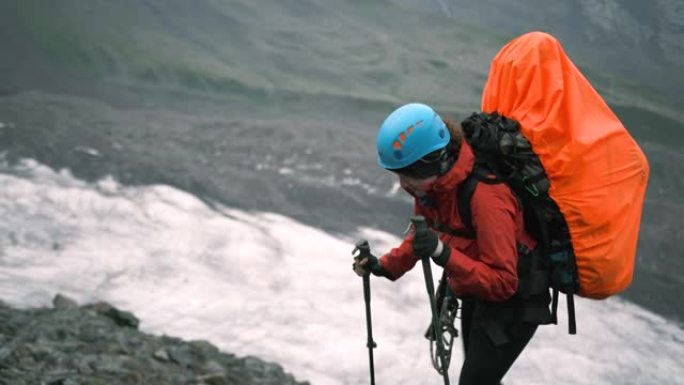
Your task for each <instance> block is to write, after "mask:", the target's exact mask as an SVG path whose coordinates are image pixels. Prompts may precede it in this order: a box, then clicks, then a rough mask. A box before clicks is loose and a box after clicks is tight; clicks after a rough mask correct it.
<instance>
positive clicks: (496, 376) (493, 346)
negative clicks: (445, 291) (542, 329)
mask: <svg viewBox="0 0 684 385" xmlns="http://www.w3.org/2000/svg"><path fill="white" fill-rule="evenodd" d="M461 306H462V309H461V331H462V338H463V348H464V351H465V361H464V362H463V368H462V369H461V377H460V379H459V382H458V383H459V385H498V384H499V383H500V381H501V379H502V378H503V376H504V375H505V374H506V372H508V369H510V367H511V365H513V362H514V361H515V360H516V359H517V358H518V356H519V355H520V353H521V352H522V350H523V349H524V348H525V346H527V343H528V342H529V341H530V339H531V338H532V336H533V335H534V333H535V331H536V330H537V326H538V325H537V324H536V323H531V322H527V321H525V320H524V319H523V318H524V317H523V316H522V313H523V310H522V309H521V308H520V307H517V306H515V303H502V304H491V303H486V302H482V301H477V300H462V301H461Z"/></svg>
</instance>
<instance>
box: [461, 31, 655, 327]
mask: <svg viewBox="0 0 684 385" xmlns="http://www.w3.org/2000/svg"><path fill="white" fill-rule="evenodd" d="M482 111H484V112H485V113H481V114H474V115H471V117H469V118H468V119H466V121H464V122H463V128H464V132H465V138H466V140H467V141H468V142H469V143H470V144H471V146H472V147H473V149H474V151H475V153H476V159H477V163H478V166H479V167H476V168H475V173H474V174H473V175H474V176H475V178H476V179H477V181H478V182H477V183H480V182H481V181H482V180H484V181H485V182H489V183H492V182H493V183H499V182H505V183H507V184H508V185H509V186H510V187H511V189H512V190H513V191H514V192H515V193H516V195H517V196H518V198H519V199H520V200H521V202H522V203H523V207H524V211H525V213H526V214H527V215H526V217H527V218H526V222H527V223H526V227H527V229H528V231H529V232H530V233H532V234H533V235H534V236H536V237H537V239H538V241H539V242H540V243H541V244H542V247H543V249H544V250H543V251H544V254H545V257H546V260H547V261H548V262H549V265H550V266H551V269H552V270H551V272H552V279H551V286H552V287H553V288H554V292H555V293H556V294H557V292H558V291H561V292H565V293H567V294H569V297H568V300H569V305H571V303H570V301H572V296H571V295H572V294H579V295H580V296H583V297H588V298H594V299H602V298H606V297H608V296H611V295H614V294H617V293H619V292H621V291H622V290H624V289H625V288H626V287H627V286H628V285H629V284H630V282H631V280H632V275H633V272H634V260H635V256H636V249H637V239H638V235H639V225H640V222H641V213H642V208H643V202H644V196H645V193H646V185H647V181H648V175H649V167H648V162H647V160H646V157H645V156H644V154H643V152H642V151H641V149H640V148H639V146H638V145H637V143H636V142H635V141H634V139H633V138H632V137H631V136H630V135H629V133H628V132H627V130H626V129H625V127H624V126H623V125H622V123H621V122H620V120H619V119H618V118H617V117H616V116H615V114H614V113H613V112H612V111H611V109H610V108H609V107H608V105H607V104H606V103H605V102H604V100H603V99H602V98H601V96H600V95H599V94H598V93H597V92H596V90H594V88H593V87H592V86H591V84H589V82H588V81H587V79H586V78H585V77H584V76H583V75H582V74H581V72H580V71H579V70H578V69H577V67H576V66H575V65H574V64H573V63H572V61H571V60H570V58H569V57H568V56H567V55H566V53H565V52H564V50H563V48H562V47H561V45H560V43H559V42H558V41H557V40H556V39H555V38H554V37H553V36H551V35H548V34H546V33H543V32H530V33H527V34H524V35H522V36H520V37H518V38H516V39H513V40H512V41H511V42H509V43H508V44H506V45H505V46H504V47H503V48H502V49H501V50H500V51H499V53H497V55H496V56H495V57H494V59H493V60H492V64H491V67H490V71H489V76H488V78H487V82H486V84H485V87H484V91H483V94H482ZM478 170H479V171H478ZM488 174H489V175H491V174H494V175H495V178H494V180H492V179H489V178H488V176H487V175H488ZM471 180H472V179H471ZM469 183H474V182H469ZM475 185H476V183H475ZM462 195H464V197H465V196H467V193H464V194H462ZM461 199H465V198H461ZM468 199H469V198H468ZM570 310H572V309H570ZM571 316H572V314H571ZM571 327H574V325H571Z"/></svg>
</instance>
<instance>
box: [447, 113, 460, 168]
mask: <svg viewBox="0 0 684 385" xmlns="http://www.w3.org/2000/svg"><path fill="white" fill-rule="evenodd" d="M442 120H443V121H444V124H446V126H447V128H448V129H449V135H450V136H451V140H449V152H451V153H452V154H453V155H455V157H456V158H458V153H459V151H460V150H461V142H462V141H463V128H461V123H459V122H457V121H454V120H451V119H450V118H445V117H442Z"/></svg>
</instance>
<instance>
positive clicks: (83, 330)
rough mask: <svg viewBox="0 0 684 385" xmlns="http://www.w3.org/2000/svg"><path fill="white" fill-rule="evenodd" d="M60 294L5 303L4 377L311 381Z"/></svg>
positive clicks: (152, 383)
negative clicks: (35, 304) (149, 329)
mask: <svg viewBox="0 0 684 385" xmlns="http://www.w3.org/2000/svg"><path fill="white" fill-rule="evenodd" d="M58 297H59V296H56V297H55V303H60V305H59V306H57V305H55V308H51V309H25V310H17V309H12V308H10V307H8V306H6V305H5V304H3V303H2V302H0V334H1V335H2V340H3V341H6V342H5V343H3V344H2V345H0V384H13V385H15V384H16V385H24V384H27V385H28V384H55V385H74V384H79V385H80V384H111V385H124V384H125V385H137V384H140V385H142V384H144V385H167V384H193V385H200V384H204V385H237V384H240V385H257V384H258V385H305V384H308V383H307V382H300V381H297V380H295V379H294V378H293V377H292V375H290V374H287V373H285V372H284V371H283V369H282V367H280V366H279V365H277V364H273V363H267V362H264V361H262V360H260V359H258V358H255V357H248V358H240V357H236V356H235V355H233V354H230V353H223V352H221V351H219V350H218V349H217V348H216V347H215V346H214V345H212V344H211V343H209V342H207V341H191V342H185V341H183V340H180V339H178V338H174V337H167V336H161V337H158V336H152V335H148V334H145V333H141V332H140V331H139V330H137V324H138V320H137V318H135V316H134V315H133V314H131V313H128V312H124V311H120V310H118V309H116V308H115V307H113V306H111V305H109V304H107V303H105V302H100V303H96V304H91V305H85V306H82V307H73V303H72V302H70V301H64V300H63V299H60V300H59V301H57V298H58ZM63 304H66V307H64V306H62V305H63ZM65 309H66V310H68V311H65ZM112 320H113V321H114V322H112Z"/></svg>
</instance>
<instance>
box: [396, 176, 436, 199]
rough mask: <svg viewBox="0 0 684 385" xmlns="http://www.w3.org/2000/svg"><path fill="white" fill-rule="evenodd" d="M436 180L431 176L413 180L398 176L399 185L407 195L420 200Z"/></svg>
mask: <svg viewBox="0 0 684 385" xmlns="http://www.w3.org/2000/svg"><path fill="white" fill-rule="evenodd" d="M436 180H437V176H431V177H428V178H425V179H419V178H414V177H410V176H406V175H403V174H399V185H400V186H401V187H402V188H403V189H404V190H406V191H407V192H408V193H409V194H411V195H414V196H416V197H418V198H422V197H424V196H425V194H427V192H428V191H429V190H430V189H431V188H432V185H433V184H434V183H435V181H436Z"/></svg>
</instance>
